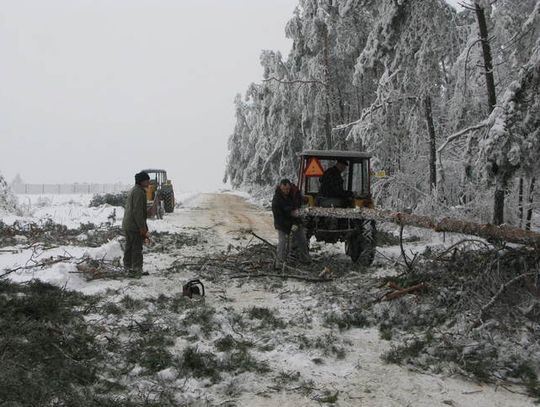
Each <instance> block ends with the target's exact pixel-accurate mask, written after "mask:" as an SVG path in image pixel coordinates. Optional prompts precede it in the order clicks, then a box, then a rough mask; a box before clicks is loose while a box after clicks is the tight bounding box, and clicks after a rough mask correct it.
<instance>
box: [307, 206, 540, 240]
mask: <svg viewBox="0 0 540 407" xmlns="http://www.w3.org/2000/svg"><path fill="white" fill-rule="evenodd" d="M301 216H302V217H310V216H327V217H333V218H341V219H369V220H375V221H379V222H392V223H396V224H398V225H401V226H415V227H419V228H425V229H433V230H435V231H436V232H451V233H462V234H466V235H473V236H478V237H482V238H484V239H490V240H500V241H505V242H509V243H518V244H523V245H527V246H534V247H536V248H540V233H536V232H532V231H530V230H525V229H520V228H517V227H513V226H508V225H500V226H496V225H493V224H490V223H486V224H480V223H475V222H469V221H464V220H460V219H453V218H443V219H440V220H437V219H434V218H432V217H429V216H421V215H415V214H410V213H403V212H394V211H388V210H381V209H368V208H354V209H350V208H305V209H302V211H301Z"/></svg>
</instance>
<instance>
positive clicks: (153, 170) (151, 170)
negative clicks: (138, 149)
mask: <svg viewBox="0 0 540 407" xmlns="http://www.w3.org/2000/svg"><path fill="white" fill-rule="evenodd" d="M142 171H144V172H151V173H154V172H163V173H165V172H167V171H165V170H156V169H148V170H142Z"/></svg>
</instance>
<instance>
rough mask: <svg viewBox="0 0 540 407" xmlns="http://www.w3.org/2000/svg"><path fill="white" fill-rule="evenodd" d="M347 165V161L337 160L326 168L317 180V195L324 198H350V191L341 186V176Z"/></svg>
mask: <svg viewBox="0 0 540 407" xmlns="http://www.w3.org/2000/svg"><path fill="white" fill-rule="evenodd" d="M348 166H349V164H348V163H347V161H345V160H337V162H336V165H334V166H333V167H330V168H328V169H327V170H326V171H325V172H324V174H323V176H322V177H321V178H320V180H319V182H320V184H321V186H320V189H319V195H321V196H324V197H326V198H352V196H353V194H352V192H351V191H347V190H345V189H344V188H343V184H344V181H343V177H342V176H341V173H343V171H345V170H346V169H347V167H348Z"/></svg>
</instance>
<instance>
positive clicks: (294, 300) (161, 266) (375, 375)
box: [0, 192, 533, 407]
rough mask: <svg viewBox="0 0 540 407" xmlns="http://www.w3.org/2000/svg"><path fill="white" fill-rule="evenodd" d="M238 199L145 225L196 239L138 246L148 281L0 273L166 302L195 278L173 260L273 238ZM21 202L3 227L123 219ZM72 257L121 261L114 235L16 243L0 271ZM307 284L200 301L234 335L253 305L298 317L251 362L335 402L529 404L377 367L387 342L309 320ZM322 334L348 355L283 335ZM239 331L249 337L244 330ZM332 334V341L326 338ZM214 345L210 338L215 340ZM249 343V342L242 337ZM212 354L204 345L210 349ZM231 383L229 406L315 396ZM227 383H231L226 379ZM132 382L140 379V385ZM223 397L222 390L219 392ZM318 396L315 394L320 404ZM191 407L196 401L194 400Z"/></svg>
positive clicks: (313, 310)
mask: <svg viewBox="0 0 540 407" xmlns="http://www.w3.org/2000/svg"><path fill="white" fill-rule="evenodd" d="M244 196H245V195H243V194H238V193H230V192H226V193H221V194H199V193H182V194H177V208H176V209H175V212H174V213H172V214H167V215H166V216H165V218H164V219H163V220H150V221H149V228H150V230H151V231H152V232H154V233H157V232H169V233H178V234H188V235H189V234H192V235H195V234H196V235H197V236H199V238H200V242H199V243H198V244H196V245H194V246H185V247H181V248H179V249H175V250H174V251H171V252H161V251H160V252H156V251H154V250H153V247H152V246H149V247H147V248H145V270H146V271H147V272H148V273H149V275H148V276H143V277H142V278H141V279H136V280H133V279H125V278H124V279H113V280H111V279H95V280H91V281H86V280H85V279H84V278H83V277H82V276H81V274H79V273H77V268H76V264H74V263H73V262H72V261H65V262H60V263H56V264H54V265H52V266H50V267H47V268H44V269H32V270H26V271H25V270H21V271H17V272H14V273H11V274H10V275H9V276H8V277H9V278H10V279H11V280H12V281H16V282H24V281H29V280H31V279H33V278H39V279H40V280H43V281H47V282H50V283H52V284H55V285H57V286H59V287H66V288H68V289H74V290H78V291H81V292H83V293H85V294H96V293H100V294H105V293H107V292H109V291H108V290H110V289H112V290H117V292H119V293H121V294H122V295H126V294H129V296H131V297H132V298H135V299H145V298H149V297H150V298H158V297H159V296H160V295H162V294H166V295H168V296H174V295H176V294H179V293H181V291H182V283H183V282H184V281H186V280H187V279H189V278H193V277H195V275H194V274H193V273H192V272H189V271H184V272H179V273H177V274H166V273H164V270H166V269H167V268H168V267H169V266H171V265H172V264H173V263H174V262H175V260H179V259H182V258H188V257H189V256H201V255H204V254H206V255H208V254H211V253H215V252H218V251H221V250H224V249H226V248H227V246H229V245H231V244H238V239H239V236H240V235H241V234H242V231H244V233H245V230H254V231H255V232H256V233H258V234H259V235H261V236H263V237H265V238H267V239H268V240H270V241H273V242H275V239H276V236H275V231H274V230H273V223H272V217H271V215H270V213H269V212H268V211H261V210H260V209H258V208H257V207H255V206H254V205H253V204H248V203H246V202H245V200H244ZM25 198H28V199H29V203H28V207H29V208H30V209H31V211H30V213H31V215H29V216H26V217H14V216H2V218H1V220H2V221H3V222H5V223H13V222H14V221H16V220H19V221H25V222H39V221H40V220H42V219H44V218H51V219H53V221H55V222H58V223H61V224H64V225H66V226H69V227H74V228H75V227H78V226H79V225H80V224H81V223H87V222H92V223H96V224H99V223H106V222H107V221H108V220H109V215H111V213H112V211H113V210H116V214H117V219H116V220H115V222H114V225H119V224H120V222H121V216H122V214H123V211H122V208H114V207H111V206H108V205H103V206H101V207H98V208H88V206H87V204H88V202H89V200H90V198H91V196H82V195H80V196H41V197H38V196H25V197H23V199H21V201H23V202H24V199H25ZM408 232H409V233H414V234H416V232H418V233H419V234H420V235H421V236H422V240H420V241H417V242H410V243H407V244H406V251H407V253H411V251H412V252H421V251H423V250H425V249H426V247H427V246H429V245H432V246H433V245H437V246H440V245H450V244H452V243H453V242H454V241H457V240H458V239H460V236H451V235H448V234H447V235H446V236H444V235H442V234H433V233H429V232H425V231H411V230H410V229H409V231H408ZM316 246H317V247H318V250H320V251H321V252H322V253H328V254H335V253H343V245H342V244H335V245H320V244H316ZM378 251H379V254H378V255H377V258H376V262H375V264H376V265H379V266H380V267H379V268H378V270H379V273H383V274H386V273H389V274H390V273H392V272H393V267H392V262H391V261H388V259H396V260H398V259H399V256H401V253H400V248H399V246H387V247H383V248H379V249H378ZM61 255H66V256H71V257H72V258H80V257H82V256H85V255H86V256H89V257H90V258H93V259H103V258H105V259H110V260H112V259H115V258H116V259H119V258H120V257H121V255H122V247H121V238H120V237H116V238H113V239H112V240H110V241H109V242H107V243H105V244H103V245H102V246H101V247H97V248H89V247H84V246H62V247H56V248H52V249H49V250H40V249H39V248H38V249H36V248H34V247H25V245H24V244H20V245H17V246H16V247H6V248H3V250H2V251H0V270H2V269H12V268H15V267H19V266H24V265H27V264H29V263H30V264H31V262H32V261H40V260H43V259H46V258H50V257H53V256H61ZM312 287H313V286H307V285H306V284H304V283H302V282H294V281H284V282H283V285H282V286H281V288H280V289H278V290H274V291H271V290H270V291H269V290H265V289H263V288H261V286H260V285H254V284H253V283H250V282H247V283H245V284H232V283H231V284H228V285H226V286H221V285H219V284H214V283H212V282H208V283H207V287H206V288H207V293H208V295H207V297H206V301H205V305H206V306H209V307H214V308H215V309H216V310H219V312H218V313H217V315H216V319H217V321H218V322H219V325H220V326H219V328H220V334H221V335H225V334H227V333H229V334H235V329H234V328H233V327H232V325H230V322H228V319H227V318H226V317H225V316H226V312H229V311H227V310H231V311H236V312H245V310H246V309H248V308H249V307H253V306H258V307H268V308H270V309H275V310H276V312H277V314H278V315H279V316H280V317H281V318H283V319H285V320H288V321H296V322H298V324H297V325H293V326H292V328H291V329H290V330H289V331H287V332H286V336H285V337H280V336H276V335H271V334H270V335H267V334H264V333H263V334H261V336H260V337H255V338H252V339H253V340H254V341H256V342H257V341H262V343H261V345H262V344H264V343H267V344H268V345H272V348H271V350H268V351H266V352H262V351H261V352H257V358H258V359H260V360H264V361H266V362H267V363H268V364H269V366H270V367H271V368H272V369H273V371H276V372H279V371H281V372H284V373H287V374H289V373H290V374H296V373H295V372H298V374H299V375H300V376H301V377H303V378H306V379H309V380H312V381H313V385H314V386H317V388H320V389H332V392H333V391H336V392H337V393H338V394H339V395H340V396H339V402H338V403H337V404H336V405H339V406H360V405H365V406H374V407H377V406H381V407H382V406H385V407H386V406H425V407H428V406H438V405H441V406H442V405H451V406H475V407H483V406H486V407H488V406H489V407H492V406H500V407H503V406H504V407H506V406H508V407H511V406H516V407H517V406H520V407H523V406H529V405H530V406H532V405H533V403H532V401H531V399H529V398H527V397H525V396H521V395H519V394H513V393H510V392H508V391H505V390H502V389H498V388H496V387H494V386H488V385H478V384H475V383H472V382H467V381H464V380H460V379H458V378H447V377H444V376H441V375H432V374H422V373H418V372H414V371H411V370H408V369H406V368H404V367H400V366H396V365H391V364H390V365H389V364H385V363H383V362H382V361H381V359H380V356H381V354H382V353H383V352H385V351H387V350H388V349H389V347H390V345H389V342H387V341H383V340H381V339H380V338H379V332H378V330H377V329H376V328H367V329H359V328H356V329H350V330H347V331H344V332H332V331H331V330H329V328H327V327H324V326H322V325H321V323H320V322H317V320H318V319H317V318H318V317H320V315H318V309H317V306H318V305H317V299H316V298H315V296H314V295H313V291H311V290H312ZM111 296H112V297H111V299H113V300H114V301H118V299H119V298H120V297H119V294H116V296H115V295H114V294H111ZM308 317H309V318H310V320H313V321H314V322H313V327H312V328H311V329H310V328H304V327H303V326H302V325H303V324H302V322H301V321H302V318H308ZM190 329H191V330H192V331H190V332H191V333H192V334H195V335H196V334H197V329H199V328H197V325H195V326H193V327H191V328H190ZM323 333H327V334H335V336H334V337H333V338H334V339H329V340H336V341H339V342H336V343H338V344H340V346H344V347H345V348H346V349H347V353H346V356H345V357H343V359H337V358H336V359H330V360H329V362H328V363H324V364H321V365H319V364H315V363H314V362H313V360H314V358H315V357H317V356H318V355H319V352H318V351H316V350H313V349H312V350H299V348H298V347H297V346H295V345H294V341H293V342H290V339H291V338H295V337H296V336H299V335H305V336H306V337H308V339H309V338H310V337H312V338H315V337H318V336H320V335H321V334H323ZM246 335H247V334H246ZM329 338H331V337H329ZM214 339H215V338H214ZM245 339H249V338H247V337H246V338H245ZM175 346H176V347H177V348H178V350H179V351H180V350H181V349H182V348H183V347H184V346H185V343H184V340H183V339H180V338H179V340H178V342H177V344H176V345H175ZM197 346H199V347H200V349H205V346H207V343H206V342H204V341H200V342H199V343H198V345H197ZM211 349H213V348H208V350H211ZM138 374H139V373H138V372H136V371H133V372H132V373H130V375H131V376H130V377H131V378H132V379H131V380H134V382H135V383H137V380H138V379H137V376H138ZM158 378H159V379H160V380H161V381H164V382H172V381H174V380H175V378H176V373H175V371H174V369H172V368H169V369H164V370H163V371H161V372H159V373H158ZM230 380H232V381H234V380H236V381H237V382H239V383H238V386H239V387H240V388H242V389H243V391H242V392H241V394H240V395H238V396H237V397H236V398H235V402H236V405H240V406H250V407H260V406H275V405H283V406H312V405H317V404H320V403H317V402H316V397H315V398H314V396H313V394H311V395H310V396H309V397H308V395H307V394H305V393H303V392H301V391H297V390H294V388H295V386H296V385H297V384H296V383H295V382H291V383H286V386H285V387H284V388H283V389H282V390H281V391H269V390H268V389H269V388H272V383H271V382H268V381H267V379H265V377H264V376H260V375H255V374H253V373H243V374H242V375H241V378H236V379H235V378H230ZM231 383H232V382H231ZM139 384H140V383H139ZM206 385H207V383H206V384H205V381H204V380H196V379H194V378H192V379H190V380H188V381H185V382H184V383H183V386H184V387H183V391H184V392H185V394H189V395H192V397H193V400H200V401H201V403H202V404H200V405H206V404H204V403H203V402H202V400H204V399H205V398H206V400H210V403H209V404H212V405H215V404H220V403H221V402H223V401H224V400H228V399H230V398H231V397H229V396H227V395H226V394H221V393H220V391H221V390H220V387H219V386H214V387H213V388H212V390H210V389H208V388H207V387H205V386H206ZM223 391H224V390H223ZM322 397H323V394H321V399H322ZM193 404H194V405H195V404H197V403H195V402H194V403H193Z"/></svg>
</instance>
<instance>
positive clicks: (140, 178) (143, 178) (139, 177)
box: [135, 171, 150, 184]
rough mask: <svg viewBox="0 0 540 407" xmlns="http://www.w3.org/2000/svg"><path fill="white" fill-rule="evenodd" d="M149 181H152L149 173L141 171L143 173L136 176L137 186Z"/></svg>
mask: <svg viewBox="0 0 540 407" xmlns="http://www.w3.org/2000/svg"><path fill="white" fill-rule="evenodd" d="M149 179H150V176H149V175H148V173H146V172H144V171H141V172H139V173H137V174H135V183H136V184H140V183H141V182H143V181H147V180H149Z"/></svg>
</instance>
